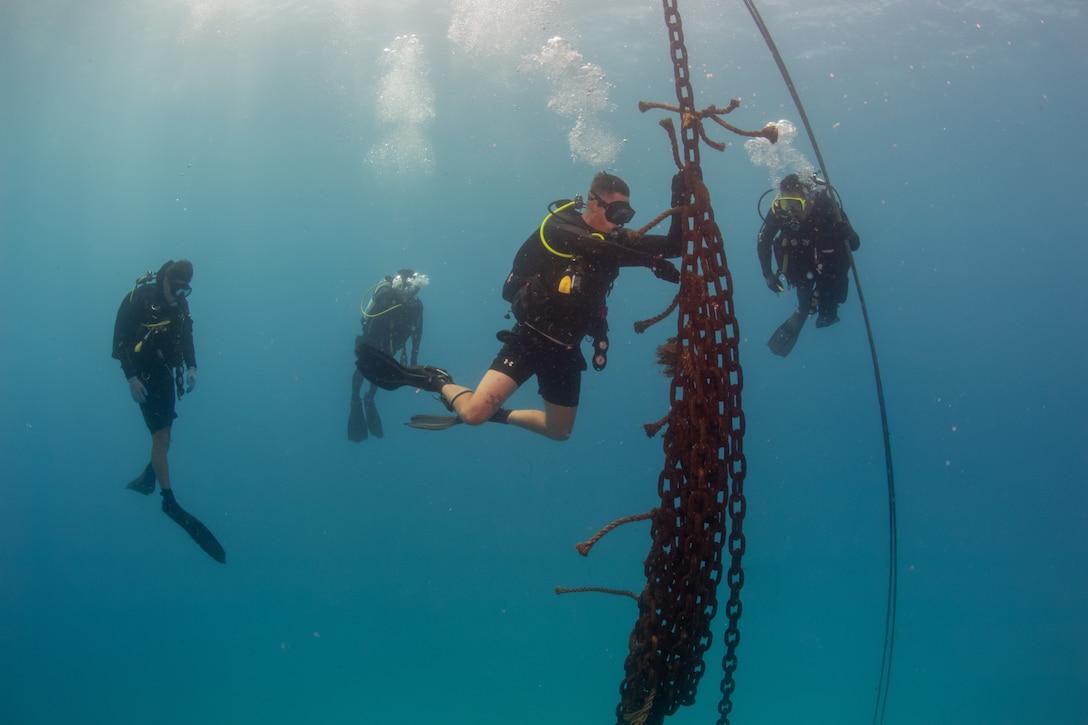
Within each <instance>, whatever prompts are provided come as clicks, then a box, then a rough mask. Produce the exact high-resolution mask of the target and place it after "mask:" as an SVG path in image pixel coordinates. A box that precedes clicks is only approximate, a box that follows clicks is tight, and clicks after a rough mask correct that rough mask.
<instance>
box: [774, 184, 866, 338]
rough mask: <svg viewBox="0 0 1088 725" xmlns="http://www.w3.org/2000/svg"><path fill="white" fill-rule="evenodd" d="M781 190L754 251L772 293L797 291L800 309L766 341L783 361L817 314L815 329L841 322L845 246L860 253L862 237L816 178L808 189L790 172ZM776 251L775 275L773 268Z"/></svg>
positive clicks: (846, 281)
mask: <svg viewBox="0 0 1088 725" xmlns="http://www.w3.org/2000/svg"><path fill="white" fill-rule="evenodd" d="M778 188H779V192H780V193H779V194H778V196H776V197H775V200H774V201H773V202H771V208H770V211H769V212H768V213H767V216H766V217H765V218H764V220H763V226H762V227H760V230H759V238H758V241H757V243H756V252H757V254H758V256H759V265H760V268H761V269H762V271H763V279H764V280H765V281H766V282H767V287H768V288H769V289H770V290H771V291H772V292H774V293H775V294H778V293H780V292H784V291H785V289H786V287H787V286H789V287H794V288H795V289H796V290H797V309H796V310H794V313H793V314H792V315H791V316H790V317H789V319H787V320H786V321H785V322H783V323H782V325H781V326H780V327H779V328H778V330H776V331H775V333H774V335H772V336H771V339H770V340H768V342H767V346H768V347H769V348H770V350H771V352H773V353H774V354H775V355H780V356H782V357H785V356H786V355H789V354H790V351H791V350H792V349H793V346H794V343H796V342H797V336H798V335H800V334H801V328H802V327H804V324H805V321H806V320H807V319H808V318H809V317H810V316H812V315H814V314H815V315H817V317H816V327H828V326H829V325H834V324H835V323H836V322H838V321H839V315H838V309H839V305H840V304H842V303H843V302H845V301H846V295H847V291H848V290H849V285H850V278H849V276H848V273H849V271H850V254H849V253H848V252H847V250H846V245H849V247H850V251H851V252H856V251H857V249H858V247H859V246H860V245H861V239H860V237H858V234H857V232H855V231H854V228H853V227H852V226H850V220H849V219H847V217H846V212H845V211H843V208H842V205H841V204H839V203H838V202H837V201H836V200H835V198H834V197H833V196H832V192H831V189H830V188H829V187H828V186H827V185H826V183H824V182H822V181H820V180H819V179H817V178H816V177H815V175H813V181H812V183H811V185H810V184H806V183H805V182H804V181H802V180H801V177H800V176H798V175H797V174H789V175H788V176H786V177H785V178H784V179H782V182H781V183H780V184H779V186H778ZM772 250H773V253H774V259H775V263H776V264H777V266H778V271H777V272H772V270H771V254H772Z"/></svg>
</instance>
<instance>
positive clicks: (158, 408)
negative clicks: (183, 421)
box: [137, 365, 178, 434]
mask: <svg viewBox="0 0 1088 725" xmlns="http://www.w3.org/2000/svg"><path fill="white" fill-rule="evenodd" d="M137 375H138V376H139V378H140V380H141V381H142V382H143V384H144V387H145V388H147V400H145V401H144V402H142V403H140V412H141V413H143V414H144V423H147V429H148V430H149V431H151V433H152V434H155V433H158V432H159V431H160V430H162V429H163V428H169V427H170V426H171V425H173V424H174V418H177V417H178V414H177V413H176V412H175V411H174V404H175V402H176V400H177V399H176V398H175V396H174V374H173V371H171V370H170V368H168V367H166V366H165V365H156V366H154V367H152V368H151V369H150V370H143V371H141V372H140V373H138V374H137Z"/></svg>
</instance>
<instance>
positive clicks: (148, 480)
mask: <svg viewBox="0 0 1088 725" xmlns="http://www.w3.org/2000/svg"><path fill="white" fill-rule="evenodd" d="M125 488H131V489H132V490H133V491H136V492H137V493H142V494H143V495H144V496H149V495H150V494H151V493H152V492H153V491H154V490H155V469H154V468H152V467H151V463H148V464H147V468H145V469H144V471H143V473H141V474H140V475H139V476H137V477H136V478H134V479H132V480H131V481H129V482H128V483H127V484H125Z"/></svg>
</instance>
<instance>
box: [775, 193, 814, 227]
mask: <svg viewBox="0 0 1088 725" xmlns="http://www.w3.org/2000/svg"><path fill="white" fill-rule="evenodd" d="M771 211H772V212H773V213H774V215H775V218H777V219H778V220H779V221H780V222H800V221H801V220H802V219H804V218H805V214H806V213H807V212H808V200H807V199H804V198H803V197H800V196H780V197H778V198H777V199H775V200H774V201H773V202H771Z"/></svg>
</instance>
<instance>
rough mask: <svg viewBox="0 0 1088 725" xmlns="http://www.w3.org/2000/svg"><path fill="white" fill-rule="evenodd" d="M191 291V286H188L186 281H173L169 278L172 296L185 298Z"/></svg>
mask: <svg viewBox="0 0 1088 725" xmlns="http://www.w3.org/2000/svg"><path fill="white" fill-rule="evenodd" d="M192 293H193V288H192V287H190V286H189V283H188V282H175V281H174V280H170V294H172V295H173V296H174V297H180V298H181V299H185V298H186V297H188V296H189V295H191V294H192Z"/></svg>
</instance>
